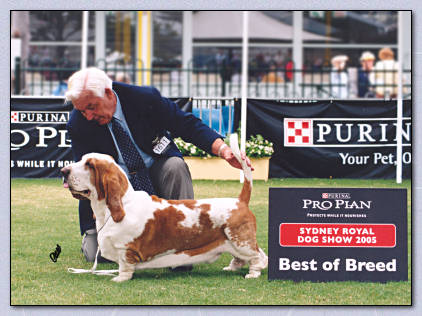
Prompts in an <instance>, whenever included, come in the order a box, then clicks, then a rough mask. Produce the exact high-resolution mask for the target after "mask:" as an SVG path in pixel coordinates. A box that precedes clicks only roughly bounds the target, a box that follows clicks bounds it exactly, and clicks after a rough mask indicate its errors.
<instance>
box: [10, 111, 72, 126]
mask: <svg viewBox="0 0 422 316" xmlns="http://www.w3.org/2000/svg"><path fill="white" fill-rule="evenodd" d="M68 120H69V112H66V111H63V112H46V111H11V112H10V123H22V124H43V123H45V124H63V123H67V121H68Z"/></svg>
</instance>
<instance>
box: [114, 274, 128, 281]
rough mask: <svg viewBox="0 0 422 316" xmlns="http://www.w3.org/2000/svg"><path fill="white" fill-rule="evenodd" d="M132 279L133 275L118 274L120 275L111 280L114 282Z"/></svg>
mask: <svg viewBox="0 0 422 316" xmlns="http://www.w3.org/2000/svg"><path fill="white" fill-rule="evenodd" d="M130 279H131V277H128V276H121V275H118V276H116V277H114V278H112V279H111V281H113V282H124V281H127V280H130Z"/></svg>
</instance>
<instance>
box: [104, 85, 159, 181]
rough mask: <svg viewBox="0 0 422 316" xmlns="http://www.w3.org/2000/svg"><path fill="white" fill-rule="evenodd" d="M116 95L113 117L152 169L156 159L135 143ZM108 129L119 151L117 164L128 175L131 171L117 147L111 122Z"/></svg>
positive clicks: (146, 164)
mask: <svg viewBox="0 0 422 316" xmlns="http://www.w3.org/2000/svg"><path fill="white" fill-rule="evenodd" d="M113 92H114V91H113ZM114 94H115V96H116V98H117V104H116V111H115V112H114V114H113V117H114V118H115V119H117V120H118V121H119V122H120V124H121V125H122V127H123V129H124V130H125V131H126V132H127V133H128V135H129V137H130V139H131V140H132V142H133V144H134V145H135V148H136V149H137V150H138V152H139V154H140V155H141V157H142V159H143V160H144V163H145V166H146V167H147V168H150V167H151V166H152V164H153V163H154V158H152V157H151V156H150V155H148V154H146V153H144V152H143V151H142V150H141V149H140V148H139V147H138V145H137V144H136V143H135V142H134V141H133V137H132V133H131V132H130V130H129V127H128V125H127V122H126V119H125V115H124V114H123V110H122V105H121V104H120V100H119V97H118V96H117V94H116V93H115V92H114ZM107 127H108V129H109V130H110V133H111V136H112V137H113V141H114V144H115V145H116V149H117V152H118V154H119V159H118V161H117V163H118V165H119V166H120V167H122V168H123V170H124V171H125V172H126V174H129V170H128V168H127V167H126V164H125V162H124V160H123V157H122V153H121V152H120V149H119V146H118V145H117V142H116V138H115V137H114V134H113V130H112V128H111V121H110V122H109V123H108V124H107ZM151 146H152V144H151Z"/></svg>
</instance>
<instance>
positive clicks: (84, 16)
mask: <svg viewBox="0 0 422 316" xmlns="http://www.w3.org/2000/svg"><path fill="white" fill-rule="evenodd" d="M88 18H89V12H88V11H82V46H81V69H83V68H86V65H87V55H88Z"/></svg>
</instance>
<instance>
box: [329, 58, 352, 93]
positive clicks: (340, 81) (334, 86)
mask: <svg viewBox="0 0 422 316" xmlns="http://www.w3.org/2000/svg"><path fill="white" fill-rule="evenodd" d="M348 59H349V57H347V56H346V55H337V56H334V57H333V58H332V59H331V65H332V66H333V68H332V70H331V74H330V79H331V80H330V81H331V89H330V90H331V95H332V96H333V97H334V98H340V99H346V98H347V97H348V96H349V93H348V83H349V77H348V75H347V72H346V62H347V61H348Z"/></svg>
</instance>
